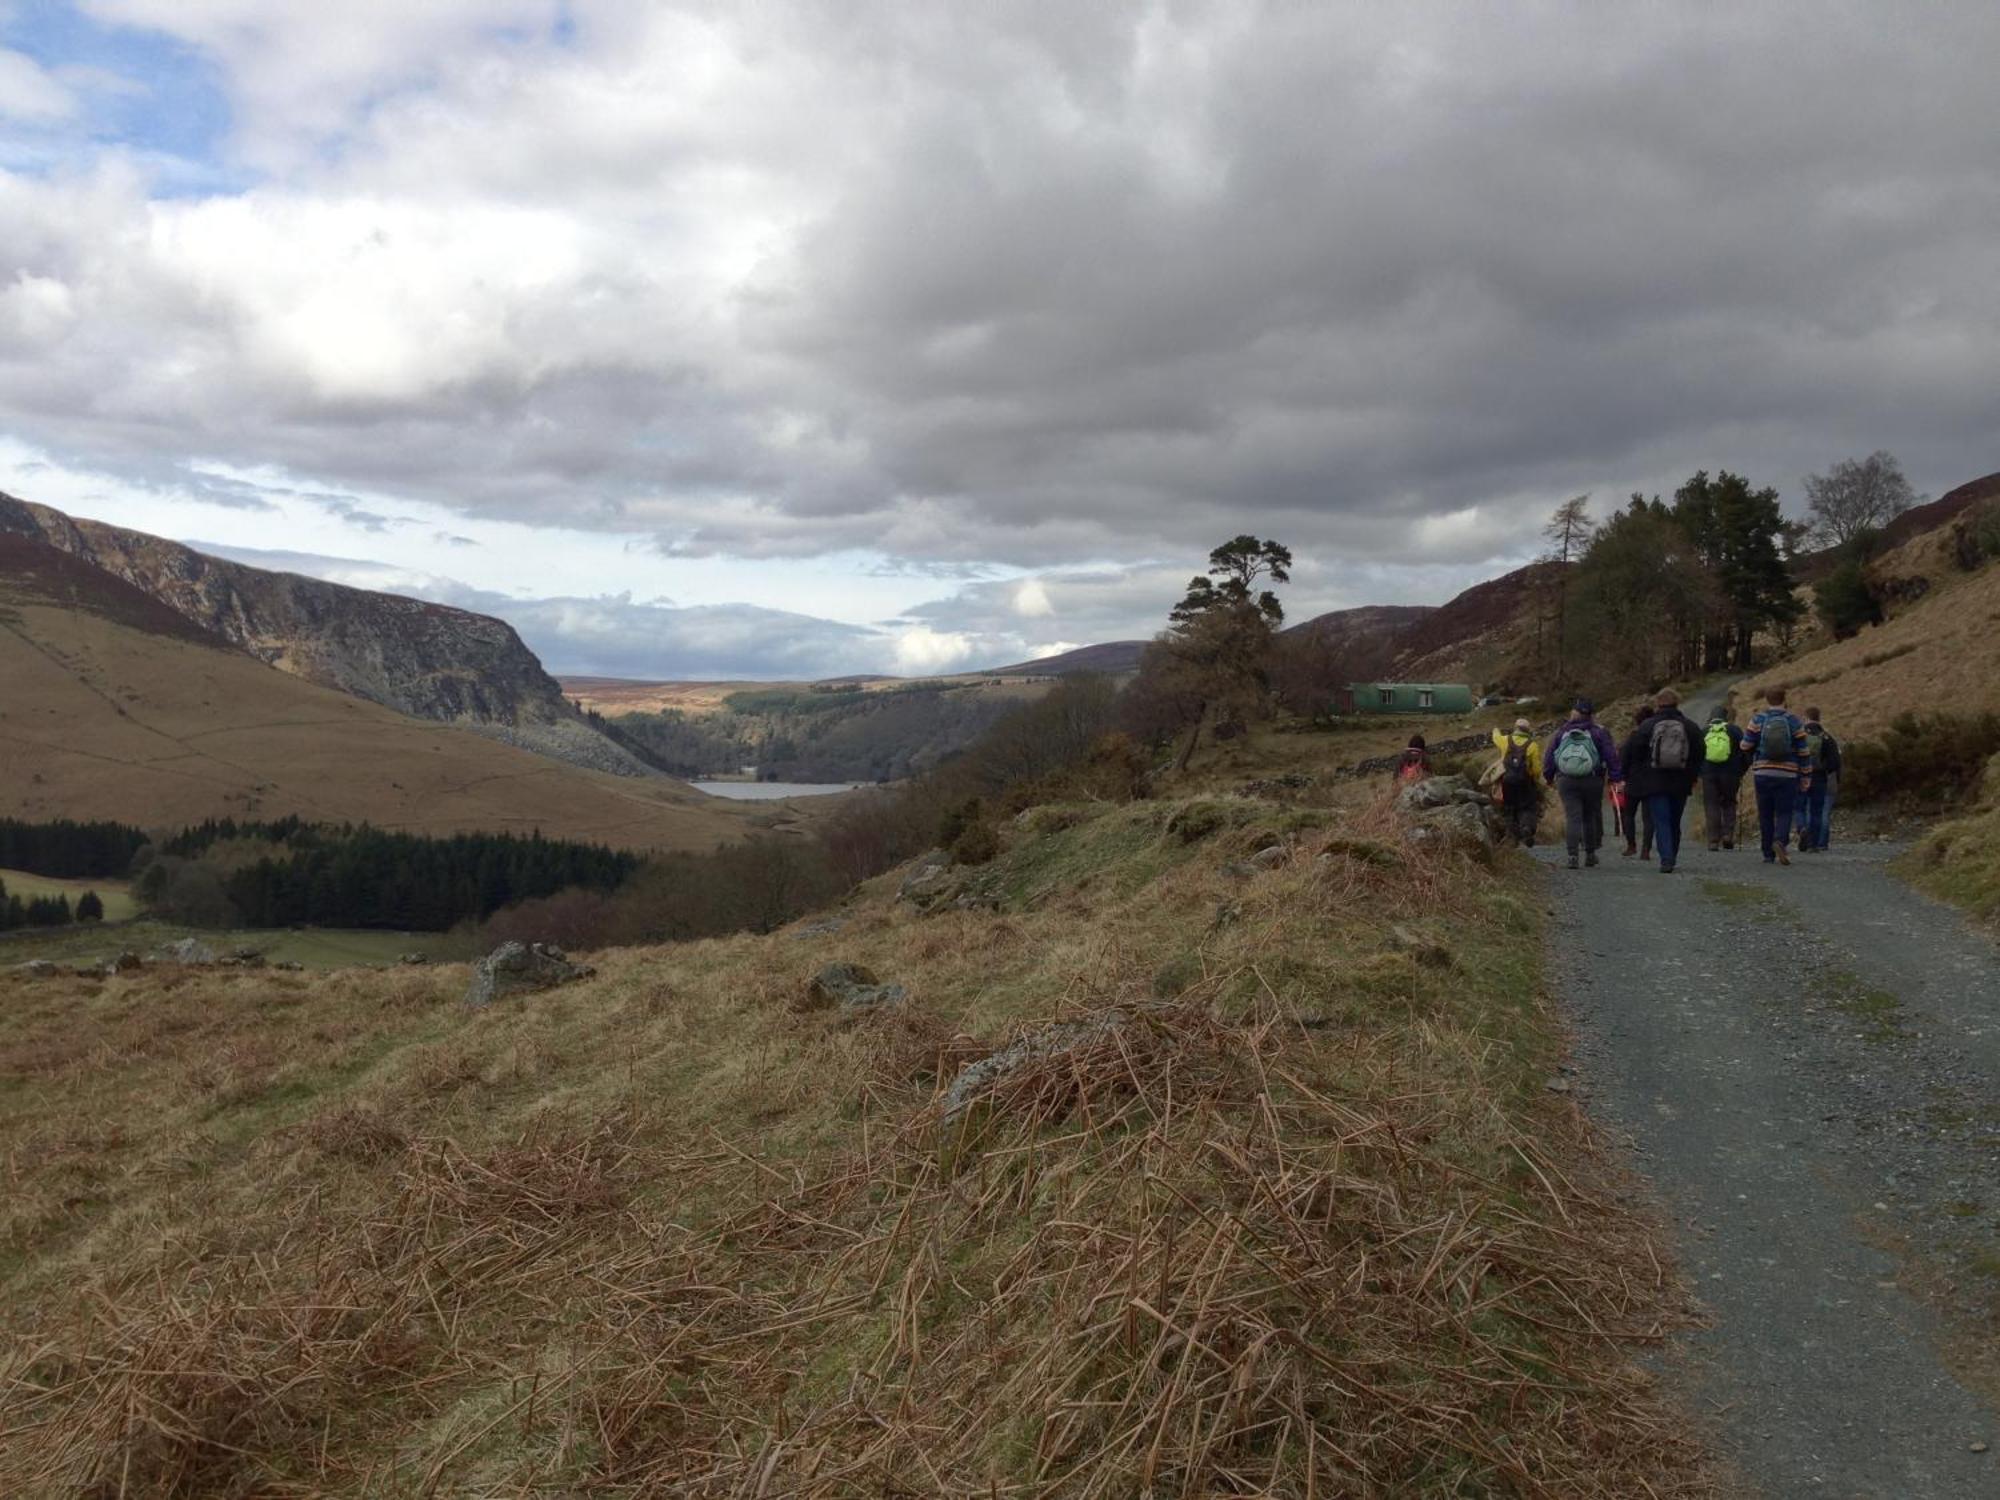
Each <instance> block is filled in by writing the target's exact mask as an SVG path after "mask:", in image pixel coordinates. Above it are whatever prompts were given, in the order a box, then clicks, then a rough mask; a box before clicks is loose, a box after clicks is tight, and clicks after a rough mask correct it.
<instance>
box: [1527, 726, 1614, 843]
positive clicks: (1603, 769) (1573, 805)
mask: <svg viewBox="0 0 2000 1500" xmlns="http://www.w3.org/2000/svg"><path fill="white" fill-rule="evenodd" d="M1596 712H1597V706H1596V705H1595V704H1594V703H1592V702H1591V701H1590V700H1589V699H1588V698H1579V699H1577V700H1576V707H1575V708H1573V709H1572V710H1570V716H1569V718H1568V719H1567V720H1566V721H1565V722H1564V724H1563V726H1562V728H1560V729H1558V730H1557V731H1556V732H1555V733H1554V734H1552V735H1550V736H1549V743H1548V748H1547V749H1545V750H1544V751H1543V752H1542V780H1543V781H1545V782H1547V783H1548V784H1549V785H1550V786H1552V787H1554V788H1555V791H1556V795H1557V796H1558V797H1560V798H1561V799H1562V806H1563V842H1564V843H1565V844H1566V845H1567V846H1568V848H1569V867H1570V868H1571V869H1572V870H1574V869H1575V868H1576V854H1577V849H1578V848H1579V846H1580V847H1581V848H1582V850H1583V862H1584V864H1586V865H1588V866H1591V867H1593V868H1594V867H1595V866H1596V864H1597V850H1598V847H1599V846H1600V845H1601V844H1603V842H1604V788H1605V786H1606V785H1607V784H1608V783H1610V782H1614V781H1623V780H1624V779H1625V774H1624V772H1623V771H1622V770H1620V769H1619V765H1618V747H1617V745H1615V744H1614V743H1612V739H1611V731H1610V730H1608V729H1606V728H1605V727H1604V726H1603V725H1602V724H1600V723H1598V722H1597V720H1596V718H1594V717H1593V715H1595V714H1596Z"/></svg>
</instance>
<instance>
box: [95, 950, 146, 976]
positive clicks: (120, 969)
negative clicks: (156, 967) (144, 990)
mask: <svg viewBox="0 0 2000 1500" xmlns="http://www.w3.org/2000/svg"><path fill="white" fill-rule="evenodd" d="M145 965H146V961H145V960H144V959H143V958H141V957H139V955H138V954H136V953H129V952H128V953H121V954H119V955H118V956H117V957H116V958H109V959H106V960H105V961H104V972H105V973H107V974H129V973H131V972H132V971H133V970H134V969H141V968H144V967H145Z"/></svg>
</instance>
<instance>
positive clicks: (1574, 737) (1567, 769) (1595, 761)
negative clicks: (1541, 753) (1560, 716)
mask: <svg viewBox="0 0 2000 1500" xmlns="http://www.w3.org/2000/svg"><path fill="white" fill-rule="evenodd" d="M1603 764H1604V762H1603V759H1602V758H1601V757H1600V756H1599V755H1598V753H1597V740H1596V738H1595V737H1594V736H1593V735H1592V734H1591V732H1590V731H1589V730H1588V729H1566V730H1564V731H1563V737H1562V738H1561V739H1560V740H1557V741H1556V769H1557V770H1558V771H1560V772H1562V773H1563V775H1565V776H1595V775H1596V774H1597V772H1598V768H1599V767H1600V766H1602V765H1603Z"/></svg>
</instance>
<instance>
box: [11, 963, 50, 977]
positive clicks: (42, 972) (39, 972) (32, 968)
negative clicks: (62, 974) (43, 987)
mask: <svg viewBox="0 0 2000 1500" xmlns="http://www.w3.org/2000/svg"><path fill="white" fill-rule="evenodd" d="M14 972H15V973H16V974H25V975H27V976H28V978H30V979H53V978H55V977H56V966H55V965H54V964H52V963H50V962H49V961H48V960H47V959H46V958H31V959H29V960H28V961H27V962H26V963H24V964H15V965H14Z"/></svg>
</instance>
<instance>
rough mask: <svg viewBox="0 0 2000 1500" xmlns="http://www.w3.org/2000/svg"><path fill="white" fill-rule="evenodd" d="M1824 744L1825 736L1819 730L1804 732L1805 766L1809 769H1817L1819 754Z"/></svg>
mask: <svg viewBox="0 0 2000 1500" xmlns="http://www.w3.org/2000/svg"><path fill="white" fill-rule="evenodd" d="M1825 744H1826V736H1825V735H1824V734H1822V733H1821V732H1820V731H1819V730H1817V729H1808V730H1807V731H1806V765H1807V766H1808V767H1809V768H1810V769H1812V770H1815V771H1817V770H1818V769H1819V752H1820V750H1821V748H1822V747H1823V746H1824V745H1825Z"/></svg>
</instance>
